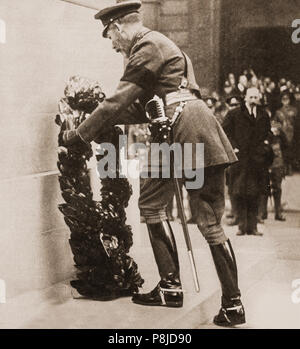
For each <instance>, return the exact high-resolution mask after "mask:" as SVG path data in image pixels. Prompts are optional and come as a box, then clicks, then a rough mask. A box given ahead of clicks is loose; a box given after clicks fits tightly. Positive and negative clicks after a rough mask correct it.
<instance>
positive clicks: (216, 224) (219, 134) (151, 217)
mask: <svg viewBox="0 0 300 349" xmlns="http://www.w3.org/2000/svg"><path fill="white" fill-rule="evenodd" d="M185 75H186V77H187V86H185V87H186V88H187V89H189V90H190V91H191V92H192V93H194V95H195V98H194V99H193V100H188V101H187V102H186V104H185V107H184V109H183V112H182V114H181V115H180V117H179V119H178V121H177V122H176V124H175V126H174V129H173V135H174V142H178V143H180V144H182V145H183V144H184V143H193V144H196V143H204V167H205V168H206V173H207V172H209V174H210V178H208V176H206V177H205V180H204V187H203V188H201V189H195V190H193V191H194V192H193V193H191V197H192V198H194V200H195V201H197V202H198V206H199V215H198V216H199V217H198V220H197V221H198V226H199V228H200V230H201V231H202V233H203V234H204V236H205V237H206V238H208V242H210V243H212V244H215V243H220V242H223V241H225V238H224V232H223V230H222V228H221V226H220V220H221V217H222V215H223V211H224V168H225V167H226V166H228V165H230V164H231V163H234V162H236V161H237V158H236V156H235V154H234V152H233V150H232V147H231V144H230V142H229V140H228V138H227V136H226V135H225V133H224V131H223V129H222V127H221V126H220V124H219V122H218V121H217V120H216V118H215V117H214V115H213V114H212V112H211V111H210V109H209V108H208V107H207V106H206V104H205V103H204V101H202V100H201V97H200V92H199V87H198V85H197V83H196V81H195V76H194V72H193V67H192V64H191V61H190V60H189V58H188V57H187V56H186V59H185V58H184V56H183V53H182V51H181V50H180V49H179V48H178V47H177V46H176V45H175V44H174V43H173V42H172V41H171V40H169V39H168V38H167V37H166V36H164V35H163V34H161V33H158V32H155V31H151V30H149V29H147V28H145V27H144V28H143V29H142V30H141V31H140V32H139V33H138V35H136V37H135V39H134V40H133V42H132V47H131V52H130V56H129V60H128V63H127V65H126V68H125V72H124V75H123V77H122V78H121V81H120V83H119V86H118V88H117V91H116V93H115V94H114V95H113V96H111V97H108V98H107V99H106V100H105V101H104V102H103V103H101V104H100V105H99V107H98V110H99V113H97V112H96V113H94V115H93V116H92V117H90V118H89V119H87V120H86V121H85V122H84V123H82V124H81V125H80V126H79V128H78V132H79V134H80V136H81V137H82V138H83V139H84V140H86V141H91V140H93V139H95V138H96V137H97V136H98V135H99V133H101V132H105V129H106V128H107V127H109V126H111V125H116V124H130V123H144V122H145V121H147V120H146V118H145V113H144V111H143V107H144V106H145V104H146V103H147V102H148V101H149V100H150V99H151V98H153V96H154V95H157V96H159V97H160V98H162V99H165V97H166V95H167V94H169V93H173V92H176V91H179V90H178V88H179V86H180V84H181V82H182V80H183V78H184V76H185ZM196 96H197V97H198V98H196ZM137 99H138V100H139V103H136V100H137ZM178 105H179V103H175V104H171V105H169V106H167V107H166V114H167V116H168V117H169V118H172V116H173V114H174V111H175V108H176V107H177V106H178ZM189 166H190V167H191V168H192V169H196V167H197V164H196V155H195V154H193V156H192V161H191V162H190V165H189ZM208 168H209V169H208ZM183 181H184V179H183ZM203 193H204V194H203ZM205 193H206V194H207V193H208V194H209V195H208V196H207V195H205ZM173 194H174V193H173V188H172V179H153V178H148V179H145V180H143V181H142V186H141V196H140V200H139V207H140V210H141V214H142V215H143V216H144V217H145V218H146V222H147V223H153V222H157V221H161V220H165V219H167V218H166V217H167V216H166V214H165V209H166V205H167V202H168V201H169V200H170V197H171V196H172V195H173ZM200 211H201V212H200ZM212 232H215V234H216V235H214V237H213V238H210V237H209V236H211V237H212V234H213V233H212Z"/></svg>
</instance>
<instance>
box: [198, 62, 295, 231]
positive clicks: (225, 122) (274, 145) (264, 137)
mask: <svg viewBox="0 0 300 349" xmlns="http://www.w3.org/2000/svg"><path fill="white" fill-rule="evenodd" d="M204 99H205V101H206V104H207V106H208V107H209V108H210V109H211V110H212V112H213V113H214V115H215V116H216V118H217V119H218V121H219V122H220V123H221V125H222V126H223V128H224V130H225V133H226V134H227V136H228V138H229V140H230V141H231V143H232V146H233V148H234V149H235V152H236V154H237V156H238V158H239V162H238V163H237V164H234V165H233V166H231V167H230V168H229V169H228V170H227V174H226V176H227V178H226V179H227V185H228V194H229V198H230V202H231V212H230V213H229V214H228V215H227V218H228V221H227V223H228V225H238V228H239V229H238V233H237V234H238V235H245V234H250V235H262V234H261V233H260V232H258V231H257V223H264V219H266V218H267V217H268V211H267V207H268V205H267V204H268V198H269V197H273V202H274V211H275V219H276V220H278V221H285V217H284V215H283V212H282V211H283V210H282V205H281V193H282V189H281V182H282V180H283V178H284V177H285V176H287V175H291V174H292V173H293V171H298V170H299V169H300V154H299V152H300V143H299V142H300V85H296V84H295V83H294V82H293V81H291V80H287V79H285V78H282V79H280V80H279V81H278V82H275V81H273V80H272V79H271V78H270V77H257V75H256V74H255V73H254V71H253V70H252V69H249V70H246V71H244V72H243V74H242V75H241V76H240V77H239V79H238V82H236V79H235V76H234V74H232V73H230V74H228V79H227V80H226V81H225V83H224V87H223V91H222V94H218V93H217V92H213V93H211V94H210V95H209V96H206V97H205V98H204Z"/></svg>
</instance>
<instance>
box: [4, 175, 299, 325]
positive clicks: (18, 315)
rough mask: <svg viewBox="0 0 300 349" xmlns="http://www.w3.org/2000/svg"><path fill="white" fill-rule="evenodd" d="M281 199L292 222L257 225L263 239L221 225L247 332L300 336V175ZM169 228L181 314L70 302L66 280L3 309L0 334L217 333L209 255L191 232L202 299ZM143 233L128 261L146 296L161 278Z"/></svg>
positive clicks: (216, 288)
mask: <svg viewBox="0 0 300 349" xmlns="http://www.w3.org/2000/svg"><path fill="white" fill-rule="evenodd" d="M284 193H285V194H284V200H283V201H285V207H286V209H287V212H286V216H287V221H286V222H278V221H275V220H274V214H273V213H272V212H271V213H269V218H268V219H267V220H266V221H265V224H261V225H259V230H260V231H262V232H263V233H264V235H263V236H262V237H259V236H236V231H237V228H236V227H228V226H226V225H225V224H224V228H225V231H226V234H227V235H228V237H229V238H230V240H231V242H232V245H233V248H234V250H235V253H236V259H237V264H238V269H239V286H240V289H241V292H242V300H243V303H244V306H245V310H246V319H247V323H246V324H245V325H243V326H242V328H249V329H252V328H268V329H270V328H298V329H299V328H300V280H299V279H300V175H294V176H292V177H287V179H286V181H285V183H284ZM270 211H272V210H271V208H270ZM172 225H173V228H174V234H175V236H176V240H177V247H178V251H179V259H180V265H181V278H182V283H183V288H184V290H185V294H184V306H183V307H182V308H179V309H177V308H164V307H145V306H140V305H137V304H133V303H132V302H131V299H130V298H129V297H126V298H120V299H116V300H113V301H107V302H100V301H92V300H85V299H73V298H72V294H71V288H70V286H69V280H65V281H63V282H61V283H58V284H55V285H53V286H52V287H49V288H47V289H44V290H41V291H34V292H30V293H27V294H23V295H21V296H18V297H15V298H12V299H9V300H7V303H6V304H1V305H0V306H1V308H0V310H1V317H0V328H6V329H7V328H21V329H86V328H88V329H116V328H117V329H213V328H219V327H217V326H214V325H213V324H212V318H213V316H214V315H215V314H216V313H217V312H218V310H219V306H220V296H221V293H220V285H219V282H218V279H217V275H216V271H215V267H214V265H213V261H212V258H211V255H210V251H209V247H208V245H207V244H206V242H205V240H204V239H203V237H202V236H201V234H200V233H199V231H198V229H197V227H196V226H195V225H190V226H189V227H190V234H191V239H192V244H193V248H194V255H195V261H196V265H197V270H198V275H199V281H200V293H196V292H195V290H194V284H193V279H192V274H191V269H190V265H189V258H188V255H187V252H186V248H185V243H184V239H183V235H182V230H181V225H180V224H179V223H178V222H174V223H172ZM139 229H140V230H139V231H140V235H139V237H138V240H139V243H138V244H134V245H133V247H132V249H131V251H130V255H131V256H132V257H133V258H134V259H135V260H136V262H137V263H138V266H139V270H140V273H141V274H142V276H143V278H144V279H145V284H144V287H143V289H142V291H143V292H147V291H150V290H151V289H152V288H153V287H154V286H155V285H156V284H157V282H158V280H159V276H158V271H157V268H156V265H155V262H154V257H153V254H152V250H151V247H150V241H149V238H148V234H147V230H146V226H145V224H141V225H139ZM295 280H299V283H298V282H297V281H295ZM293 282H294V284H293ZM297 285H298V286H297ZM297 287H298V292H297Z"/></svg>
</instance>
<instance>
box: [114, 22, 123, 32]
mask: <svg viewBox="0 0 300 349" xmlns="http://www.w3.org/2000/svg"><path fill="white" fill-rule="evenodd" d="M114 26H115V28H116V29H117V30H118V32H119V33H121V32H122V26H121V24H120V23H118V22H117V21H115V22H114Z"/></svg>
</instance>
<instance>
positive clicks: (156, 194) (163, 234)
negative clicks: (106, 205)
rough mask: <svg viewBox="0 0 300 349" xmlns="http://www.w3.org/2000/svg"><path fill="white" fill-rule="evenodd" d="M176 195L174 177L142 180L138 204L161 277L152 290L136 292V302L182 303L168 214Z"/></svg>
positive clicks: (177, 265)
mask: <svg viewBox="0 0 300 349" xmlns="http://www.w3.org/2000/svg"><path fill="white" fill-rule="evenodd" d="M173 196H174V190H173V183H172V179H156V178H146V179H143V183H142V186H141V195H140V199H139V207H140V210H141V214H142V215H143V217H144V218H145V220H146V224H147V228H148V233H149V237H150V242H151V246H152V249H153V253H154V257H155V261H156V264H157V267H158V271H159V274H160V277H161V280H160V282H159V284H158V285H157V286H156V287H155V288H154V290H153V291H151V292H150V293H146V294H136V295H134V297H133V301H134V302H135V303H138V304H143V305H152V306H155V305H165V306H169V307H181V306H182V304H183V294H182V289H181V282H180V274H179V261H178V253H177V248H176V241H175V238H174V235H173V231H172V228H171V225H170V223H169V221H168V219H167V215H166V207H167V204H168V202H169V201H170V198H171V197H173Z"/></svg>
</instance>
